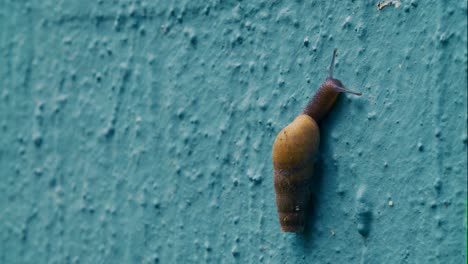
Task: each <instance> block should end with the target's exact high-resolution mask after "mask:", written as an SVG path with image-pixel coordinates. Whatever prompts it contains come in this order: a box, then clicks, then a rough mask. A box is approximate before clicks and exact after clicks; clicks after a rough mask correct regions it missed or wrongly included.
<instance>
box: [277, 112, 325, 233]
mask: <svg viewBox="0 0 468 264" xmlns="http://www.w3.org/2000/svg"><path fill="white" fill-rule="evenodd" d="M319 143H320V132H319V128H318V125H317V123H315V121H314V120H313V119H312V118H311V117H310V116H308V115H299V116H298V117H297V118H296V119H295V120H294V121H293V122H292V123H291V124H289V125H288V126H287V127H285V128H284V129H283V130H281V132H280V133H279V134H278V136H277V137H276V140H275V143H274V145H273V167H274V170H275V173H274V183H275V192H276V204H277V205H278V215H279V220H280V224H281V229H282V230H283V231H284V232H302V231H303V230H304V226H305V223H306V209H307V208H308V206H309V199H310V195H311V193H310V189H311V177H312V173H313V160H314V158H315V154H316V153H317V149H318V146H319Z"/></svg>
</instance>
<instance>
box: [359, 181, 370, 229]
mask: <svg viewBox="0 0 468 264" xmlns="http://www.w3.org/2000/svg"><path fill="white" fill-rule="evenodd" d="M356 220H357V230H358V232H359V234H361V235H362V236H364V237H367V236H368V235H369V232H370V226H371V222H372V211H371V204H370V202H369V200H368V199H367V191H366V187H365V186H364V185H362V186H360V187H359V189H358V191H357V193H356Z"/></svg>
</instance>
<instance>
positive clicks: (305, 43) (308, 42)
mask: <svg viewBox="0 0 468 264" xmlns="http://www.w3.org/2000/svg"><path fill="white" fill-rule="evenodd" d="M309 44H310V41H309V38H308V37H305V38H304V46H306V47H309Z"/></svg>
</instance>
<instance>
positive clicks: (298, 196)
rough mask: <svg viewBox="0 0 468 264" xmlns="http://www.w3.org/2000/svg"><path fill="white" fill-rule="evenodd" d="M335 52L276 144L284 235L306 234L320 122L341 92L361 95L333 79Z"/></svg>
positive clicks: (274, 155)
mask: <svg viewBox="0 0 468 264" xmlns="http://www.w3.org/2000/svg"><path fill="white" fill-rule="evenodd" d="M336 51H337V50H336V49H335V50H334V52H333V58H332V62H331V65H330V68H329V71H328V76H327V79H326V80H325V82H324V83H323V84H322V85H321V86H320V88H319V89H318V91H317V92H316V93H315V95H314V96H313V98H312V99H311V100H310V102H309V103H308V104H307V106H306V107H305V108H304V110H303V111H302V113H301V114H299V115H298V116H297V117H296V118H295V119H294V121H293V122H292V123H291V124H289V125H288V126H286V127H285V128H283V129H282V130H281V131H280V132H279V134H278V135H277V136H276V139H275V142H274V144H273V153H272V159H273V168H274V175H273V181H274V185H275V193H276V205H277V209H278V217H279V222H280V225H281V230H282V231H283V232H296V233H300V232H303V231H304V228H305V225H306V215H307V214H306V211H307V209H308V207H309V201H310V196H311V186H312V176H313V166H314V159H315V156H316V154H317V151H318V147H319V144H320V131H319V126H318V123H320V121H321V120H322V119H323V118H324V117H325V115H326V114H327V113H328V111H329V110H330V109H331V108H332V107H333V104H334V103H335V101H336V99H337V98H338V95H339V94H340V93H342V92H347V93H352V94H356V95H361V93H358V92H353V91H350V90H348V89H346V88H345V87H344V85H343V84H342V83H341V81H339V80H337V79H334V78H333V77H332V74H333V65H334V63H335V56H336Z"/></svg>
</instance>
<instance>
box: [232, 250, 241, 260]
mask: <svg viewBox="0 0 468 264" xmlns="http://www.w3.org/2000/svg"><path fill="white" fill-rule="evenodd" d="M231 254H232V256H233V257H235V258H237V257H239V255H240V253H239V250H238V249H237V247H233V248H232V250H231Z"/></svg>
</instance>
